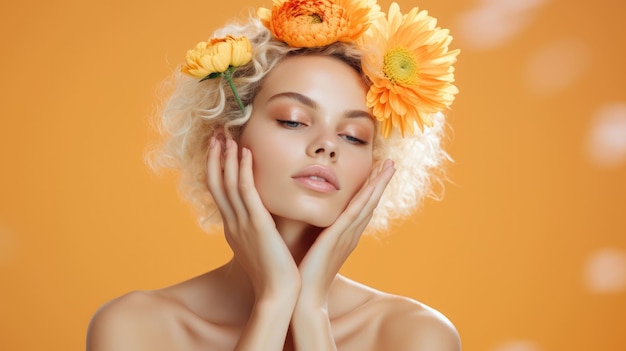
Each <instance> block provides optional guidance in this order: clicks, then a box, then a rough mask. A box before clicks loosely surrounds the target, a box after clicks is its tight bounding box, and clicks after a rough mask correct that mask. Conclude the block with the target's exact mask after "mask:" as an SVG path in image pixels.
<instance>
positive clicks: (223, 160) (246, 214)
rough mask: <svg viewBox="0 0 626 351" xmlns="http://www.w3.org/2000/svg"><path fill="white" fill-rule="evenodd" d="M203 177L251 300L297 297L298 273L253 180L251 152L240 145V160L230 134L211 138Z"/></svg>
mask: <svg viewBox="0 0 626 351" xmlns="http://www.w3.org/2000/svg"><path fill="white" fill-rule="evenodd" d="M207 183H208V187H209V191H210V192H211V195H212V196H213V199H214V201H215V203H216V204H217V207H218V208H219V211H220V213H221V215H222V221H223V223H224V234H225V236H226V240H227V242H228V244H229V245H230V247H231V248H232V250H233V253H234V255H235V259H236V260H237V261H238V262H239V263H240V264H241V266H242V267H243V268H244V269H245V270H246V272H247V274H248V277H249V278H250V281H251V282H252V285H253V288H254V290H255V297H256V300H257V301H259V300H260V299H276V298H281V299H283V298H287V296H285V295H286V294H287V295H290V296H289V297H291V298H297V294H298V293H299V290H300V274H299V271H298V266H297V265H296V263H295V262H294V260H293V257H292V256H291V253H290V252H289V249H288V248H287V245H286V244H285V242H284V241H283V239H282V238H281V236H280V234H279V233H278V231H277V229H276V225H275V223H274V220H273V218H272V216H271V215H270V213H269V212H268V211H267V209H266V208H265V206H264V205H263V203H262V201H261V198H260V196H259V193H258V192H257V190H256V187H255V185H254V177H253V173H252V155H251V153H250V151H249V150H248V149H246V148H243V149H242V151H241V160H240V159H239V156H238V147H237V144H236V142H235V141H234V140H232V139H230V138H227V139H226V142H225V147H224V149H223V150H222V143H221V142H219V141H218V140H217V139H216V138H212V139H211V142H210V146H209V155H208V160H207Z"/></svg>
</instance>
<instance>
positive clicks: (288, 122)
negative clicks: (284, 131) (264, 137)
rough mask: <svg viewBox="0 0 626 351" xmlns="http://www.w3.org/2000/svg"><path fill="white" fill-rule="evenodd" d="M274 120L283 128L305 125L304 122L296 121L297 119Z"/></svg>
mask: <svg viewBox="0 0 626 351" xmlns="http://www.w3.org/2000/svg"><path fill="white" fill-rule="evenodd" d="M276 121H277V122H278V124H280V125H282V126H283V127H285V128H289V129H296V128H300V127H304V126H306V125H305V124H304V123H302V122H298V121H291V120H282V119H278V120H276Z"/></svg>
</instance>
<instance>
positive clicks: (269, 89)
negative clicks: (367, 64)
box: [255, 55, 368, 110]
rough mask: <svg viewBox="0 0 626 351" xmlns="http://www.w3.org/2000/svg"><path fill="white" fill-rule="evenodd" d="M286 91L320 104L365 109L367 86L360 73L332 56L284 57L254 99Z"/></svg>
mask: <svg viewBox="0 0 626 351" xmlns="http://www.w3.org/2000/svg"><path fill="white" fill-rule="evenodd" d="M285 92H295V93H299V94H303V95H306V96H307V97H309V98H311V99H313V100H315V101H317V102H319V103H321V104H328V103H334V104H337V103H339V104H340V105H346V106H344V107H346V108H349V109H362V110H368V109H367V106H366V92H367V87H366V85H365V83H364V82H363V79H362V77H361V75H360V74H359V73H358V72H357V71H356V70H355V69H354V68H352V67H351V66H350V65H348V64H347V63H345V62H343V61H341V60H340V59H338V58H335V57H332V56H322V55H300V56H290V57H287V58H285V59H284V60H282V61H281V62H279V63H278V64H277V65H276V66H275V67H274V68H273V69H272V70H271V71H270V72H269V73H268V75H267V76H266V77H265V79H264V82H263V84H262V86H261V89H260V90H259V92H258V94H257V97H256V98H255V101H256V100H257V99H258V100H261V101H267V100H268V99H269V98H271V97H272V96H273V95H275V94H280V93H285ZM341 101H343V102H344V103H343V104H342V103H341ZM347 105H349V106H347Z"/></svg>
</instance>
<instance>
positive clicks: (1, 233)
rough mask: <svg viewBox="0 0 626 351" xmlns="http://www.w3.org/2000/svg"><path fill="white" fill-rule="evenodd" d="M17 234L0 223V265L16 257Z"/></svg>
mask: <svg viewBox="0 0 626 351" xmlns="http://www.w3.org/2000/svg"><path fill="white" fill-rule="evenodd" d="M17 251H18V240H17V234H16V233H15V232H13V231H12V230H10V229H9V228H8V227H7V226H5V225H3V224H2V223H0V266H3V265H5V264H8V263H9V262H11V261H13V260H14V259H15V258H16V257H17Z"/></svg>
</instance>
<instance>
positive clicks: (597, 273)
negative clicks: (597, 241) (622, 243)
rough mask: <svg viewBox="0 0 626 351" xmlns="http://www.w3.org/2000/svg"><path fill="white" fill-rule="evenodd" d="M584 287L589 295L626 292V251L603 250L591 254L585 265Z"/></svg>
mask: <svg viewBox="0 0 626 351" xmlns="http://www.w3.org/2000/svg"><path fill="white" fill-rule="evenodd" d="M584 274H585V276H584V279H585V287H586V288H587V290H588V291H589V292H591V293H596V294H607V293H619V292H623V291H626V251H624V250H619V249H616V248H605V249H600V250H597V251H595V252H592V253H591V254H590V255H589V257H588V258H587V261H586V263H585V271H584Z"/></svg>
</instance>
